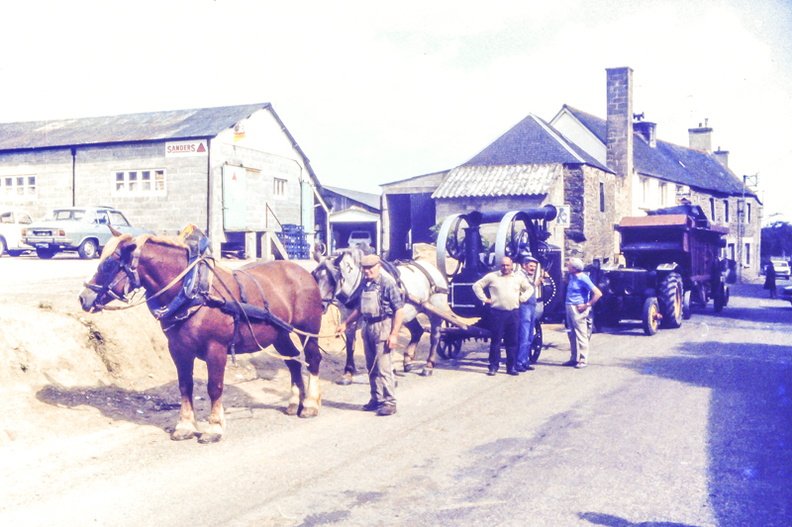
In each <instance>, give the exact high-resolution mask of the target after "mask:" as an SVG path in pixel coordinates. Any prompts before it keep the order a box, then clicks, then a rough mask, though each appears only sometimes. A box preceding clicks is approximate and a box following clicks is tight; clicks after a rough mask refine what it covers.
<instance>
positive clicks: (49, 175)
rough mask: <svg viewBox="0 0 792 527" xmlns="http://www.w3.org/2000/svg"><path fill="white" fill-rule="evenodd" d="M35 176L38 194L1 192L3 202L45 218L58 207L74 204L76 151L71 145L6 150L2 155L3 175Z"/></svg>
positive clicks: (34, 215)
mask: <svg viewBox="0 0 792 527" xmlns="http://www.w3.org/2000/svg"><path fill="white" fill-rule="evenodd" d="M15 176H35V177H36V194H35V195H34V196H28V195H25V196H19V195H13V196H7V195H5V194H4V193H2V192H0V206H3V207H15V208H20V209H24V210H26V211H28V212H29V213H30V214H31V215H32V216H33V218H34V219H36V220H38V219H41V218H42V217H43V216H44V214H46V213H47V211H48V210H50V209H52V208H54V207H62V206H71V205H72V154H71V150H70V149H68V148H60V149H52V150H44V151H35V152H17V153H4V154H2V155H0V177H15Z"/></svg>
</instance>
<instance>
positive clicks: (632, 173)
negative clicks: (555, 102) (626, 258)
mask: <svg viewBox="0 0 792 527" xmlns="http://www.w3.org/2000/svg"><path fill="white" fill-rule="evenodd" d="M606 71H607V84H606V108H607V115H606V118H605V119H602V118H599V117H595V116H593V115H591V114H588V113H585V112H582V111H580V110H577V109H575V108H573V107H571V106H567V105H564V106H563V107H562V109H561V110H560V111H559V112H558V113H557V114H556V116H555V117H553V119H552V120H550V121H549V122H545V121H543V120H542V119H540V118H538V117H536V116H534V115H529V116H528V117H527V118H525V119H523V120H522V121H521V122H520V123H518V124H517V125H515V126H514V127H513V128H512V129H511V130H509V131H507V132H506V133H505V134H503V135H502V136H501V137H499V138H498V139H497V140H495V142H493V143H492V144H491V145H489V146H488V147H487V148H485V149H484V150H483V151H482V152H480V153H479V154H477V155H475V156H474V157H473V158H472V159H470V160H469V161H467V162H466V163H464V164H462V165H460V166H458V167H455V168H453V169H451V170H448V171H445V172H439V173H435V174H429V175H427V176H420V177H417V178H412V179H409V180H404V181H402V182H395V183H389V184H386V185H383V191H384V196H383V215H384V216H385V217H384V219H383V222H384V224H385V226H386V228H389V229H390V231H389V236H388V237H387V238H386V240H389V241H390V242H391V243H393V242H401V241H402V240H403V239H404V233H403V232H402V231H403V229H404V227H403V226H401V225H400V224H399V223H398V222H394V221H393V219H392V217H393V214H389V211H390V210H391V209H394V208H396V207H394V206H393V205H394V204H396V203H399V202H404V201H405V194H409V193H410V192H411V189H414V188H417V187H418V186H420V187H421V189H420V191H421V194H422V195H426V194H427V193H431V198H432V201H433V202H434V208H435V223H438V222H442V220H443V219H444V218H445V217H447V216H449V215H450V214H453V213H456V212H464V211H469V210H480V211H493V210H515V209H523V208H528V207H539V206H542V205H545V204H552V205H555V206H557V207H559V208H561V209H562V210H564V211H569V215H568V222H564V223H561V222H560V221H556V222H555V223H554V224H553V225H551V232H552V238H551V239H550V240H549V241H550V243H553V244H555V245H558V246H561V247H562V248H563V250H564V253H565V254H564V256H565V257H571V256H580V257H582V258H583V259H584V260H585V261H586V262H592V261H594V260H600V261H605V260H609V259H613V258H617V257H618V254H617V253H618V245H619V240H618V234H617V232H616V231H615V229H614V226H615V225H616V224H617V223H618V222H619V220H620V219H621V218H622V217H624V216H631V215H642V214H644V213H645V211H647V210H654V209H657V208H662V207H669V206H674V205H676V204H679V203H681V202H683V200H684V201H689V202H692V203H694V204H697V205H700V206H701V207H702V209H703V210H704V211H705V212H707V214H708V217H709V219H710V220H711V221H712V222H713V223H715V224H718V225H724V226H727V227H729V228H730V234H729V237H728V239H727V244H728V245H727V248H726V256H727V257H730V258H733V259H735V260H737V261H738V262H741V263H742V269H743V270H744V271H745V274H746V275H748V276H752V275H753V276H756V274H758V269H759V268H758V265H759V262H758V255H759V249H760V247H759V244H760V233H761V203H760V202H759V200H758V198H757V196H756V193H755V191H754V190H753V189H751V188H748V187H746V186H745V184H744V182H743V181H742V180H741V179H740V178H738V177H737V176H736V175H735V174H734V173H732V172H731V171H730V170H729V168H728V164H727V158H728V152H725V151H721V150H720V149H719V150H718V151H715V152H713V151H712V148H711V132H712V130H711V129H710V128H708V127H706V126H705V127H701V126H700V127H698V128H693V129H691V130H690V131H689V132H690V138H691V139H690V141H691V142H690V146H689V147H683V146H678V145H674V144H671V143H668V142H665V141H661V140H659V139H658V138H657V127H656V124H655V123H652V122H649V121H645V120H643V116H642V115H636V114H635V112H634V108H633V79H632V75H633V72H632V69H630V68H613V69H608V70H606ZM397 210H400V211H401V210H402V209H401V208H398V209H397ZM564 216H566V215H564ZM408 227H411V228H413V230H414V226H408ZM400 229H401V230H400Z"/></svg>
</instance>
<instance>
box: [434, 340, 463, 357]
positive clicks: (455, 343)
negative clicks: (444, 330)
mask: <svg viewBox="0 0 792 527" xmlns="http://www.w3.org/2000/svg"><path fill="white" fill-rule="evenodd" d="M461 351H462V339H455V338H447V337H442V338H440V342H438V343H437V354H438V355H440V358H443V359H455V358H457V357H458V356H459V353H460V352H461Z"/></svg>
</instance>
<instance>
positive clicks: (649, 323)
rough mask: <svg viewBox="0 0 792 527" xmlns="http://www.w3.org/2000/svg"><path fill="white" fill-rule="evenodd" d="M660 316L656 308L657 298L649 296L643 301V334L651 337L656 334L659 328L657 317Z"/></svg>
mask: <svg viewBox="0 0 792 527" xmlns="http://www.w3.org/2000/svg"><path fill="white" fill-rule="evenodd" d="M659 314H660V312H659V310H658V307H657V297H654V296H650V297H649V298H647V299H646V301H644V306H643V330H644V333H646V334H647V335H649V336H651V335H654V334H655V333H657V327H658V326H659V321H658V315H659Z"/></svg>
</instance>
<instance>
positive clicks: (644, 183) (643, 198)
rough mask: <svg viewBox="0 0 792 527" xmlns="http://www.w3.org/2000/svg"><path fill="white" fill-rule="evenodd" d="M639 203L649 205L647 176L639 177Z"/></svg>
mask: <svg viewBox="0 0 792 527" xmlns="http://www.w3.org/2000/svg"><path fill="white" fill-rule="evenodd" d="M641 203H643V204H644V205H649V178H645V177H642V178H641Z"/></svg>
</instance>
